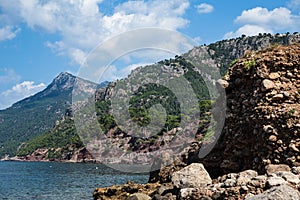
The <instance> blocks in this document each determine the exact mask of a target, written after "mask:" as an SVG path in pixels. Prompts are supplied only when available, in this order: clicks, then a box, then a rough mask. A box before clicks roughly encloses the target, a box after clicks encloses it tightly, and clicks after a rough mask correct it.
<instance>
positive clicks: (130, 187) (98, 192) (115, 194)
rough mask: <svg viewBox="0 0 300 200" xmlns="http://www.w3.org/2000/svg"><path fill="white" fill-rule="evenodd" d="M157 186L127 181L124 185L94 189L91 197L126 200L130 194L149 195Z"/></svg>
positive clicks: (99, 199)
mask: <svg viewBox="0 0 300 200" xmlns="http://www.w3.org/2000/svg"><path fill="white" fill-rule="evenodd" d="M159 186H160V184H159V183H148V184H145V185H143V184H136V183H133V182H131V181H129V182H127V183H126V184H124V185H114V186H111V187H107V188H96V189H95V191H94V194H93V196H94V199H95V200H126V199H127V198H128V197H129V196H130V195H131V194H136V193H143V194H145V195H150V194H152V193H153V192H154V191H155V190H157V189H158V188H159ZM135 196H136V195H135Z"/></svg>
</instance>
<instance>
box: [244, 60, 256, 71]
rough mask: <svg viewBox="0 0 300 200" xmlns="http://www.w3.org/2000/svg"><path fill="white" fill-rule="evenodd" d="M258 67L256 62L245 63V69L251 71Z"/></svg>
mask: <svg viewBox="0 0 300 200" xmlns="http://www.w3.org/2000/svg"><path fill="white" fill-rule="evenodd" d="M255 65H256V62H255V60H248V61H246V62H245V68H246V69H247V70H248V71H250V70H251V69H252V68H253V67H254V66H255Z"/></svg>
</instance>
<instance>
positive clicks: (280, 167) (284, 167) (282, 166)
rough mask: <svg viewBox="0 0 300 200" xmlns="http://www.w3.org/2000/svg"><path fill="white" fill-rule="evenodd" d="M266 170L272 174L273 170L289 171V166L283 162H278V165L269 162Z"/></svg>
mask: <svg viewBox="0 0 300 200" xmlns="http://www.w3.org/2000/svg"><path fill="white" fill-rule="evenodd" d="M266 171H267V173H268V174H272V173H274V172H279V171H285V172H290V171H291V168H290V167H289V166H288V165H285V164H279V165H274V164H269V165H267V166H266Z"/></svg>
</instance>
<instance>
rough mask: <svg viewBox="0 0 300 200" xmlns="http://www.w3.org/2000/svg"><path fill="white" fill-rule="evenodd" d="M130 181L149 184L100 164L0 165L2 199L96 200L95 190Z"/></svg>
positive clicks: (21, 163) (24, 163)
mask: <svg viewBox="0 0 300 200" xmlns="http://www.w3.org/2000/svg"><path fill="white" fill-rule="evenodd" d="M128 180H132V181H134V182H137V183H146V182H147V180H148V175H146V174H144V175H141V174H126V173H121V172H119V171H116V170H113V169H111V168H109V167H107V166H105V165H101V164H83V163H49V162H48V163H46V162H0V199H13V200H15V199H53V200H59V199H93V191H94V189H95V188H96V187H106V186H110V185H114V184H124V183H126V182H127V181H128Z"/></svg>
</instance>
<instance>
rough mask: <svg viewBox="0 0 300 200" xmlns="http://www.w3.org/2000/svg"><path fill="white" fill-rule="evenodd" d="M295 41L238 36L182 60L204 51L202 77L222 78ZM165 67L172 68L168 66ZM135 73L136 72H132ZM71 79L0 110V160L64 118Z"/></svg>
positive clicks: (58, 81) (58, 80)
mask: <svg viewBox="0 0 300 200" xmlns="http://www.w3.org/2000/svg"><path fill="white" fill-rule="evenodd" d="M299 42H300V35H299V34H298V33H294V34H289V33H286V34H275V35H272V34H259V35H258V36H251V37H246V36H242V37H239V38H235V39H229V40H222V41H219V42H216V43H212V44H210V45H207V46H206V45H204V46H200V47H195V48H193V49H192V50H191V51H189V52H187V53H186V54H184V55H183V57H186V58H188V59H189V60H192V61H193V62H194V61H195V62H194V63H197V61H199V60H201V59H202V58H200V57H201V55H207V53H203V52H208V54H209V56H210V57H209V58H205V59H206V61H207V62H208V63H213V64H208V66H207V67H205V68H203V69H201V70H202V72H203V73H204V74H212V73H211V71H212V70H214V71H216V72H217V71H218V70H216V69H217V68H216V66H217V67H219V69H220V71H221V74H222V75H224V74H225V73H226V72H227V71H228V68H229V67H230V66H231V65H232V64H234V62H235V61H236V59H238V58H240V57H241V56H243V55H244V54H246V53H247V52H250V51H252V50H253V51H255V50H262V49H265V48H268V47H270V46H275V45H288V44H292V43H299ZM177 59H178V58H177ZM175 60H176V59H175ZM163 64H166V63H163ZM212 66H213V67H212ZM169 67H170V68H172V65H169ZM138 70H139V69H136V70H135V72H138ZM206 70H208V71H206ZM208 72H209V73H208ZM74 80H75V77H74V76H72V75H70V74H67V73H62V74H60V75H59V76H58V77H57V78H56V79H55V80H54V81H53V82H52V83H51V84H50V85H49V86H48V87H47V88H46V89H45V90H44V91H42V92H40V93H38V94H36V95H34V96H32V97H29V98H26V99H24V100H22V101H20V102H18V103H16V104H14V105H13V106H12V107H11V108H9V109H6V110H4V111H0V157H1V156H3V155H4V154H10V155H11V156H12V155H15V152H16V149H17V147H18V146H19V145H20V144H21V143H22V142H24V141H27V140H28V139H31V138H33V137H35V136H37V135H39V134H41V133H44V132H47V130H49V128H51V127H52V126H53V125H54V122H55V121H56V120H57V119H60V118H61V117H62V116H63V115H64V113H65V110H66V109H67V108H69V107H70V105H71V92H72V87H73V83H74ZM105 84H107V83H105ZM195 92H196V93H197V91H195ZM100 107H101V106H100ZM104 107H105V106H104ZM100 109H102V108H100ZM100 112H101V111H100ZM105 116H106V115H105ZM103 120H104V121H105V122H106V121H108V122H112V120H111V118H110V116H106V117H105V118H104V119H103ZM103 126H105V127H106V126H108V127H109V124H103Z"/></svg>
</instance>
